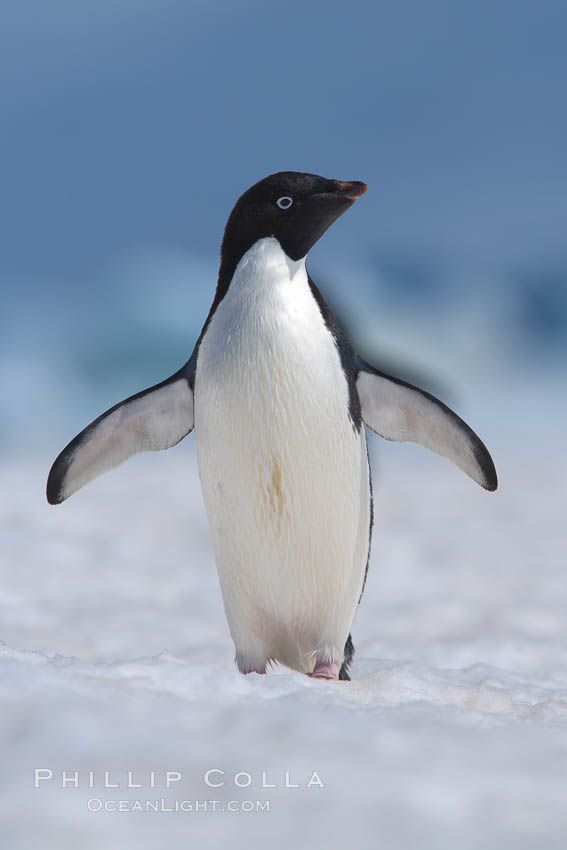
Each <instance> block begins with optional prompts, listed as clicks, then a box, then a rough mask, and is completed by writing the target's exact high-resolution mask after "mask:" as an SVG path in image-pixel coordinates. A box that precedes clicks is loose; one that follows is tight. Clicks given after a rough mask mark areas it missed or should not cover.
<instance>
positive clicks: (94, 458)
mask: <svg viewBox="0 0 567 850" xmlns="http://www.w3.org/2000/svg"><path fill="white" fill-rule="evenodd" d="M192 430H193V388H192V386H191V383H190V381H189V378H188V374H187V371H186V367H183V369H180V370H179V372H176V373H175V375H172V376H171V377H170V378H167V380H165V381H162V382H161V384H156V385H155V386H153V387H150V388H149V389H147V390H143V391H142V392H140V393H136V395H133V396H130V398H127V399H125V400H124V401H121V402H120V403H119V404H116V405H114V407H111V408H110V410H107V411H106V413H103V414H102V416H99V417H98V419H95V420H94V422H91V424H90V425H87V427H86V428H85V429H84V430H83V431H81V433H80V434H78V435H77V436H76V437H75V439H74V440H71V442H70V443H69V445H68V446H66V447H65V448H64V449H63V451H62V452H61V454H60V455H59V457H58V458H57V460H56V461H55V463H54V464H53V466H52V467H51V471H50V473H49V478H48V479H47V501H48V502H49V504H50V505H58V504H59V503H60V502H63V501H64V500H65V499H67V498H68V497H69V496H71V495H72V494H73V493H75V492H76V491H77V490H79V489H80V488H81V487H84V486H85V484H88V483H89V481H92V480H93V479H94V478H98V476H99V475H102V473H103V472H108V470H109V469H114V467H115V466H118V465H119V464H121V463H123V462H124V461H125V460H128V458H129V457H132V455H135V454H138V453H139V452H155V451H159V450H160V449H169V448H171V446H175V445H176V443H178V442H179V441H180V440H182V439H183V437H186V436H187V434H189V433H190V431H192Z"/></svg>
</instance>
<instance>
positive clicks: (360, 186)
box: [333, 180, 368, 201]
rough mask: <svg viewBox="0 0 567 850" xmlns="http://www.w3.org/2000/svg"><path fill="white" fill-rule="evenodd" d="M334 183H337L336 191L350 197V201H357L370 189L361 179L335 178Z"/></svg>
mask: <svg viewBox="0 0 567 850" xmlns="http://www.w3.org/2000/svg"><path fill="white" fill-rule="evenodd" d="M333 183H334V184H335V191H336V192H337V193H339V194H340V195H342V197H343V198H348V199H349V201H356V199H357V198H360V196H361V195H364V193H365V192H366V191H367V189H368V186H367V185H366V183H361V182H360V180H349V181H345V180H334V181H333Z"/></svg>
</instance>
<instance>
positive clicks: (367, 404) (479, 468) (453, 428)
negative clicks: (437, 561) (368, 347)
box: [356, 358, 498, 490]
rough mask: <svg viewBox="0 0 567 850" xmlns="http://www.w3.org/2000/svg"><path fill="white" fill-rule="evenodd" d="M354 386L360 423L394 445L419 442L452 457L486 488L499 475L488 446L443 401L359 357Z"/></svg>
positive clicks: (443, 455)
mask: <svg viewBox="0 0 567 850" xmlns="http://www.w3.org/2000/svg"><path fill="white" fill-rule="evenodd" d="M356 389H357V392H358V397H359V400H360V407H361V411H362V419H363V422H364V424H365V425H367V426H368V427H369V428H371V429H372V431H375V432H376V433H377V434H379V435H380V436H381V437H384V439H385V440H394V441H396V442H399V443H403V442H409V443H419V444H420V445H422V446H425V448H426V449H429V450H430V451H432V452H435V454H438V455H440V456H441V457H446V458H448V459H449V460H451V461H453V463H455V464H456V465H457V466H458V467H460V469H462V470H463V472H465V473H466V474H467V475H469V476H470V477H471V478H472V479H473V480H474V481H476V482H477V484H480V486H481V487H484V489H485V490H496V488H497V486H498V479H497V476H496V469H495V468H494V463H493V461H492V458H491V457H490V454H489V452H488V449H487V448H486V446H485V445H484V443H483V442H482V440H481V439H480V438H479V437H477V435H476V434H475V433H474V431H473V430H472V429H471V428H469V426H468V425H467V424H466V422H463V420H462V419H461V418H460V417H459V416H457V414H456V413H454V412H453V411H452V410H451V409H450V408H449V407H447V405H445V404H443V402H442V401H439V399H437V398H435V396H433V395H430V393H428V392H425V390H420V389H419V387H414V386H412V385H411V384H408V383H406V382H405V381H401V380H400V379H399V378H393V377H392V376H391V375H385V374H384V373H383V372H379V371H378V370H377V369H374V367H373V366H370V365H369V364H368V363H365V362H364V360H362V359H360V358H359V359H358V373H357V377H356Z"/></svg>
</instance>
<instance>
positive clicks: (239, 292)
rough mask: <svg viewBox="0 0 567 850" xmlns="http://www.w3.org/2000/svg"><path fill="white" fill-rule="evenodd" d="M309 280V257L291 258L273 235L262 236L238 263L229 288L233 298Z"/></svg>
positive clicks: (265, 293)
mask: <svg viewBox="0 0 567 850" xmlns="http://www.w3.org/2000/svg"><path fill="white" fill-rule="evenodd" d="M306 282H307V272H306V269H305V257H303V258H302V259H301V260H291V259H290V258H289V257H288V256H287V254H286V253H285V251H284V250H283V248H282V247H281V245H280V243H279V242H278V240H277V239H275V238H274V237H273V236H269V237H265V238H263V239H259V240H258V241H257V242H255V243H254V245H252V247H251V248H249V249H248V251H246V253H245V254H244V256H243V257H242V258H241V260H240V262H239V263H238V265H237V266H236V269H235V271H234V275H233V277H232V280H231V282H230V287H229V289H228V292H229V293H230V296H231V297H232V298H239V297H245V298H247V299H248V298H254V297H256V298H258V299H259V300H262V299H263V298H264V297H266V296H269V295H271V294H272V292H273V290H274V288H278V287H281V286H284V287H286V286H287V285H290V284H291V285H293V286H301V285H302V284H304V283H306Z"/></svg>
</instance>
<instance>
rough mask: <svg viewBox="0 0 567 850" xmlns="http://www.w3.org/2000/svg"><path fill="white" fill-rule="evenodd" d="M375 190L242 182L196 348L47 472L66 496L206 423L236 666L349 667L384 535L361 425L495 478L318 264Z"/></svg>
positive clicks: (317, 182) (309, 182)
mask: <svg viewBox="0 0 567 850" xmlns="http://www.w3.org/2000/svg"><path fill="white" fill-rule="evenodd" d="M366 189H367V187H366V185H365V184H364V183H360V182H350V181H348V182H345V181H341V180H327V179H325V178H324V177H319V176H317V175H314V174H302V173H299V172H294V171H283V172H280V173H278V174H272V175H271V176H269V177H266V178H265V179H264V180H261V181H260V182H259V183H256V184H255V185H254V186H252V187H251V188H250V189H248V191H247V192H245V193H244V194H243V195H242V197H241V198H239V200H238V201H237V203H236V205H235V207H234V209H233V210H232V213H231V214H230V217H229V219H228V223H227V225H226V230H225V233H224V239H223V242H222V249H221V264H220V271H219V277H218V283H217V289H216V293H215V296H214V300H213V303H212V306H211V309H210V312H209V315H208V316H207V319H206V321H205V324H204V326H203V330H202V331H201V334H200V336H199V339H198V340H197V343H196V345H195V348H194V350H193V353H192V355H191V357H190V359H189V360H188V362H187V363H186V364H185V366H183V367H182V368H181V369H180V370H179V371H178V372H176V373H175V374H174V375H172V376H171V377H170V378H167V380H165V381H163V382H162V383H161V384H157V385H156V386H154V387H150V388H149V389H147V390H144V391H143V392H140V393H137V394H136V395H133V396H131V397H130V398H128V399H126V400H125V401H123V402H121V403H120V404H117V405H115V406H114V407H112V408H110V410H108V411H107V412H106V413H103V414H102V416H99V418H98V419H95V421H94V422H92V423H91V424H90V425H88V426H87V427H86V428H85V429H84V431H82V432H81V433H80V434H79V435H78V436H77V437H75V439H74V440H72V441H71V442H70V443H69V445H68V446H67V447H66V448H65V449H64V450H63V451H62V452H61V454H60V455H59V457H58V458H57V460H56V461H55V463H54V464H53V467H52V469H51V472H50V475H49V480H48V482H47V499H48V501H49V502H50V503H51V504H58V503H59V502H62V501H63V500H64V499H66V498H68V497H69V496H70V495H71V494H72V493H74V492H75V491H76V490H78V489H79V488H80V487H83V486H84V485H85V484H87V483H88V482H89V481H92V479H94V478H96V477H97V476H98V475H101V474H102V473H103V472H106V471H107V470H109V469H112V468H113V467H115V466H117V465H118V464H120V463H122V462H123V461H125V460H126V459H127V458H129V457H131V456H132V455H134V454H136V453H137V452H143V451H156V450H158V449H167V448H169V447H171V446H174V445H175V444H176V443H178V442H179V441H180V440H182V439H183V438H184V437H186V436H187V434H189V433H190V432H191V431H192V430H194V431H195V438H196V440H197V459H198V466H199V475H200V478H201V485H202V490H203V497H204V500H205V505H206V510H207V516H208V521H209V525H210V530H211V535H212V539H213V544H214V551H215V557H216V562H217V567H218V573H219V578H220V584H221V588H222V595H223V599H224V605H225V609H226V615H227V618H228V622H229V625H230V631H231V634H232V638H233V640H234V645H235V647H236V664H237V666H238V669H239V670H240V671H241V672H242V673H250V672H252V671H254V672H256V673H264V672H265V671H266V668H267V666H268V665H269V664H270V663H271V662H281V663H282V664H284V665H287V666H288V667H291V668H293V669H295V670H299V671H301V672H303V673H307V674H308V675H310V676H313V677H315V678H322V679H337V678H339V679H348V678H349V675H348V668H349V665H350V663H351V660H352V657H353V653H354V648H353V643H352V640H351V636H350V628H351V623H352V620H353V616H354V613H355V610H356V607H357V604H358V602H359V600H360V597H361V594H362V590H363V587H364V581H365V577H366V570H367V565H368V558H369V550H370V537H371V532H372V490H371V480H370V469H369V463H368V454H367V450H366V438H365V426H366V427H368V428H370V429H372V430H373V431H375V432H376V433H377V434H379V435H380V436H381V437H384V438H385V439H386V440H397V441H409V442H413V443H420V444H421V445H422V446H425V447H426V448H428V449H430V450H431V451H433V452H435V453H436V454H438V455H442V456H443V457H446V458H449V459H450V460H452V461H453V462H454V463H455V464H456V465H457V466H458V467H460V469H462V470H463V472H465V473H466V474H467V475H469V476H470V477H471V478H472V479H474V481H476V482H477V483H478V484H480V485H481V486H482V487H484V488H485V489H487V490H495V489H496V486H497V480H496V471H495V469H494V464H493V462H492V459H491V457H490V455H489V453H488V451H487V449H486V447H485V446H484V444H483V443H482V442H481V440H480V439H479V438H478V437H477V436H476V434H475V433H474V432H473V431H472V430H471V429H470V428H469V426H468V425H467V424H465V422H463V420H462V419H460V418H459V417H458V416H457V414H456V413H453V411H452V410H450V409H449V408H448V407H447V406H446V405H445V404H443V402H441V401H439V400H438V399H436V398H435V397H434V396H432V395H430V394H429V393H427V392H425V391H424V390H421V389H419V388H418V387H414V386H411V384H408V383H406V382H405V381H401V380H399V379H397V378H394V377H391V376H390V375H385V374H383V373H382V372H380V371H378V370H377V369H375V368H374V367H373V366H371V365H370V364H368V363H366V362H364V361H363V360H362V359H361V358H360V357H358V356H357V354H356V352H355V351H354V349H353V347H352V345H351V344H350V342H349V340H348V339H347V338H346V336H345V334H344V333H343V331H342V330H341V328H340V326H339V324H338V322H337V320H336V318H335V317H334V315H333V314H332V312H331V310H330V309H329V307H328V306H327V304H326V303H325V301H324V299H323V296H322V295H321V293H320V292H319V290H318V289H317V286H316V285H315V283H314V282H313V280H312V279H311V277H310V276H309V274H308V272H307V269H306V267H305V259H306V256H307V254H308V252H309V249H310V248H312V246H313V245H314V244H315V243H316V242H317V240H318V239H320V238H321V236H322V235H323V233H325V231H326V230H327V228H328V227H330V225H331V224H332V223H333V222H334V221H335V220H336V219H337V218H338V217H339V216H340V215H342V214H343V213H344V212H346V210H348V209H349V207H351V206H352V204H353V203H354V202H355V200H356V199H357V198H359V197H360V196H361V195H363V194H364V192H366Z"/></svg>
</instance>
